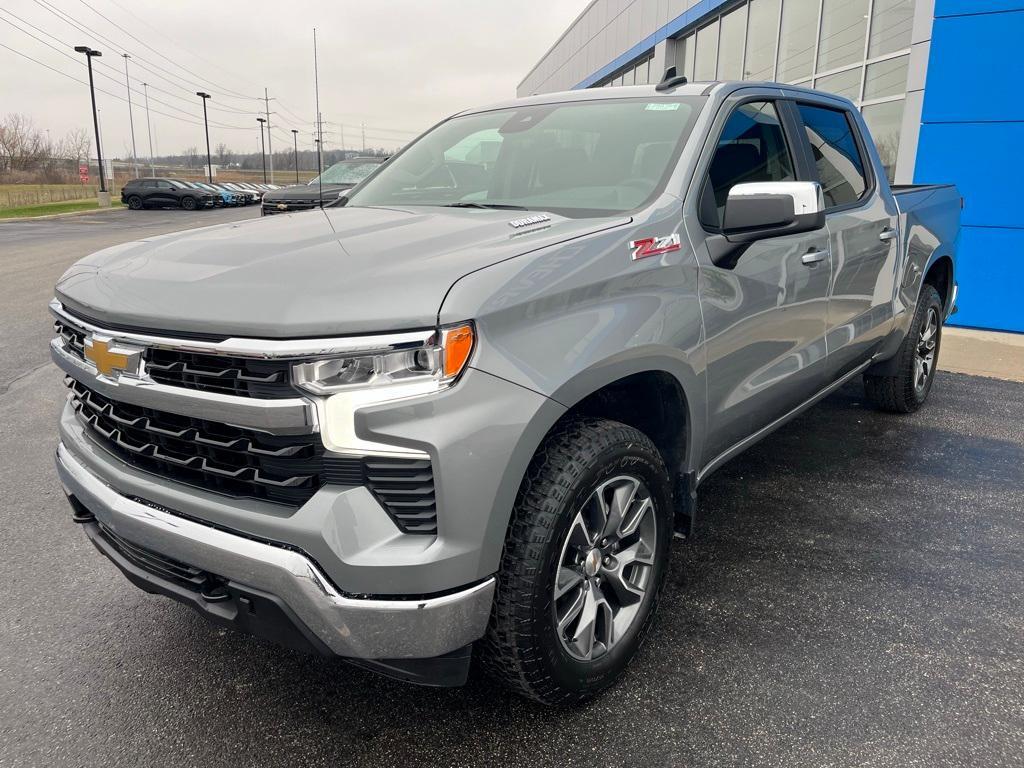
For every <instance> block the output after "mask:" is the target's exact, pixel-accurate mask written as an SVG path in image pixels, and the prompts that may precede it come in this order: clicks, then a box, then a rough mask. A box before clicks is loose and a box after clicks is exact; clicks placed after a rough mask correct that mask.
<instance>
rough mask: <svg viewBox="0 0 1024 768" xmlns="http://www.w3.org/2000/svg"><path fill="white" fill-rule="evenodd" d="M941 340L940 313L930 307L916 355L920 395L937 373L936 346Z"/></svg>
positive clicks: (916, 381)
mask: <svg viewBox="0 0 1024 768" xmlns="http://www.w3.org/2000/svg"><path fill="white" fill-rule="evenodd" d="M938 342H939V313H938V312H937V311H936V310H935V307H929V308H928V313H927V314H926V315H925V318H924V321H923V322H922V324H921V335H920V337H919V338H918V342H917V354H916V355H915V356H914V390H915V391H916V392H917V393H918V395H920V394H921V393H923V392H924V391H925V389H926V388H927V386H928V381H929V380H930V379H931V377H932V374H934V373H935V348H936V347H937V346H938Z"/></svg>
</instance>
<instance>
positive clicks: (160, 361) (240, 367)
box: [144, 347, 299, 398]
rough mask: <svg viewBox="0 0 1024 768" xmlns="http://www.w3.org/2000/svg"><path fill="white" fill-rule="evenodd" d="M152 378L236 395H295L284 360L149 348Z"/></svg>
mask: <svg viewBox="0 0 1024 768" xmlns="http://www.w3.org/2000/svg"><path fill="white" fill-rule="evenodd" d="M144 358H145V362H146V373H147V374H149V377H150V378H151V379H153V381H155V382H158V383H160V384H167V385H169V386H172V387H184V388H185V389H197V390H199V391H201V392H219V393H221V394H225V395H235V396H236V397H261V398H287V397H298V395H299V393H298V391H297V390H296V389H295V388H294V387H292V385H291V380H290V373H291V365H290V363H289V362H288V361H286V360H257V359H252V358H247V357H226V356H223V355H204V354H199V353H195V352H183V351H181V350H177V349H160V348H157V347H151V348H150V349H147V350H146V353H145V355H144Z"/></svg>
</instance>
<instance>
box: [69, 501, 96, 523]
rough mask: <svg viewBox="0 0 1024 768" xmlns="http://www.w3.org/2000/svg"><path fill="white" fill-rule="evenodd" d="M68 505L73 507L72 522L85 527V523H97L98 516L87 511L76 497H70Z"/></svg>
mask: <svg viewBox="0 0 1024 768" xmlns="http://www.w3.org/2000/svg"><path fill="white" fill-rule="evenodd" d="M68 503H69V504H70V505H71V522H73V523H78V524H79V525H84V524H85V523H93V522H95V521H96V516H95V515H94V514H93V513H92V512H90V511H89V510H88V509H86V508H85V505H84V504H83V503H82V502H80V501H79V500H78V499H76V498H75V497H74V496H71V495H69V496H68Z"/></svg>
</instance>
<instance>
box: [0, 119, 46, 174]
mask: <svg viewBox="0 0 1024 768" xmlns="http://www.w3.org/2000/svg"><path fill="white" fill-rule="evenodd" d="M48 145H49V142H48V141H47V140H46V134H45V133H44V132H43V131H40V130H39V129H38V128H36V127H35V125H34V124H33V123H32V119H31V118H29V117H27V116H25V115H16V114H9V115H5V116H4V117H3V119H2V120H0V171H19V170H29V169H32V168H34V167H36V166H37V165H39V163H40V162H41V161H42V160H43V159H44V158H45V157H46V155H47V150H48V149H49V146H48Z"/></svg>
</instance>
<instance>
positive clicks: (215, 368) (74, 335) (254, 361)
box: [53, 320, 301, 399]
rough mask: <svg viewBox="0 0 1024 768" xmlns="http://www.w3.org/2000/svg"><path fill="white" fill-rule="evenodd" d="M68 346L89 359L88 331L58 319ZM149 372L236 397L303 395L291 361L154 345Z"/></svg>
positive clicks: (58, 328) (57, 325)
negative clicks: (295, 384) (207, 352)
mask: <svg viewBox="0 0 1024 768" xmlns="http://www.w3.org/2000/svg"><path fill="white" fill-rule="evenodd" d="M53 328H54V330H55V331H56V332H57V335H58V336H60V338H61V339H62V340H63V343H64V348H65V349H66V350H67V351H68V352H69V353H70V354H72V355H74V356H75V357H77V358H78V359H80V360H85V359H86V358H85V336H86V334H85V331H83V330H81V329H79V328H77V327H75V326H74V325H72V324H70V323H66V322H64V321H62V320H57V321H55V322H54V324H53ZM143 358H144V361H145V373H146V374H147V375H148V376H149V377H150V378H151V379H152V380H153V381H155V382H157V383H158V384H166V385H168V386H171V387H182V388H183V389H194V390H198V391H200V392H217V393H220V394H224V395H234V396H235V397H258V398H264V399H285V398H291V397H299V396H300V394H301V393H300V392H299V391H298V390H297V389H295V387H293V386H292V383H291V362H290V361H288V360H261V359H258V358H248V357H230V356H227V355H213V354H203V353H198V352H186V351H184V350H179V349H164V348H161V347H150V348H148V349H147V350H146V351H145V353H144V355H143Z"/></svg>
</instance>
